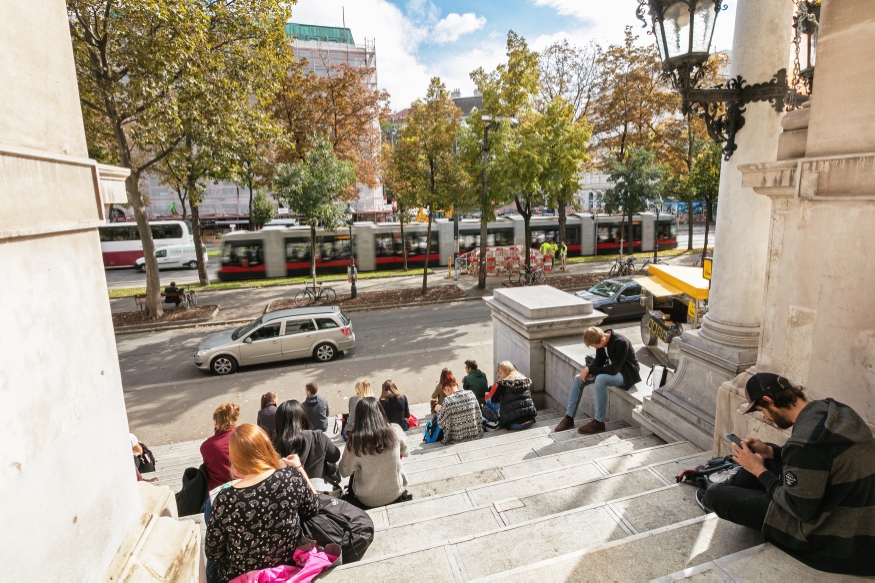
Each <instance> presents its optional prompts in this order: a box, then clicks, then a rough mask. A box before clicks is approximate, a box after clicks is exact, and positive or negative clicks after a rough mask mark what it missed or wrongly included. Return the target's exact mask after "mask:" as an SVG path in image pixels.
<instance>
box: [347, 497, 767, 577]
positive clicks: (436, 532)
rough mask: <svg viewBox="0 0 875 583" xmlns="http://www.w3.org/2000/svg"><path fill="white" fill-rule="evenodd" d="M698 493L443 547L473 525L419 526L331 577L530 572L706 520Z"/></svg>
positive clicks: (595, 507)
mask: <svg viewBox="0 0 875 583" xmlns="http://www.w3.org/2000/svg"><path fill="white" fill-rule="evenodd" d="M694 494H695V489H694V488H691V487H689V486H686V485H683V484H676V485H673V486H663V487H661V488H659V489H655V490H649V491H646V492H643V493H638V494H635V495H632V496H629V497H624V498H619V499H614V500H611V501H609V502H600V503H597V504H590V505H587V506H583V507H580V508H575V509H573V510H569V511H566V512H562V513H559V514H553V515H550V516H547V517H544V518H539V519H536V520H528V521H525V522H522V523H519V524H512V525H508V526H501V527H499V528H496V529H493V530H490V531H486V532H479V533H477V534H462V536H458V535H456V538H453V539H451V540H449V541H447V542H443V543H441V542H439V539H440V538H441V537H444V538H448V537H451V536H453V534H454V533H463V531H464V530H465V529H466V528H469V527H468V524H469V522H471V521H470V520H464V521H455V524H451V522H453V521H450V520H448V521H447V524H444V525H440V526H438V525H437V521H435V520H432V521H426V522H423V523H422V524H420V525H417V526H418V527H419V533H411V537H412V541H411V542H410V543H408V544H406V545H405V548H404V550H402V551H399V552H395V553H393V554H386V555H383V556H381V557H378V558H374V559H368V558H366V559H365V560H364V561H362V562H361V563H355V564H352V565H349V566H344V567H340V568H338V569H336V570H335V571H334V572H333V573H332V574H331V576H330V577H331V579H333V580H337V581H353V580H355V581H362V580H368V579H374V580H380V581H395V580H401V579H402V578H404V577H405V576H409V573H410V572H411V568H415V569H416V573H417V578H423V579H425V580H440V581H447V580H452V579H454V578H456V577H458V578H459V579H462V580H471V579H478V578H482V577H489V576H494V575H497V574H505V572H507V571H511V570H515V569H529V568H530V567H531V565H532V563H534V562H535V561H539V564H542V563H544V562H545V559H547V560H549V559H561V558H563V557H564V556H565V555H567V554H569V553H580V552H581V551H583V550H584V549H588V548H593V547H596V548H597V547H598V545H600V544H602V543H608V542H611V541H616V540H620V539H626V538H629V537H634V536H637V535H639V533H646V532H653V531H654V530H658V529H663V528H667V527H671V526H673V525H676V524H677V521H678V517H689V516H695V517H697V518H693V520H701V519H704V518H706V517H705V516H703V513H702V511H701V509H700V508H699V507H698V506H697V505H696V502H695V498H694ZM478 518H479V519H480V520H483V521H484V522H485V521H487V520H488V518H489V515H488V514H487V513H486V512H485V511H484V510H481V511H480V514H478ZM499 518H500V517H499ZM493 519H494V518H493ZM681 524H683V523H681ZM402 528H403V527H402ZM386 532H387V531H381V533H380V534H384V535H385V533H386ZM431 533H433V538H432V539H431V540H432V542H431V543H429V544H428V545H427V546H422V547H420V548H419V549H414V548H413V547H412V544H413V542H415V541H418V540H421V538H422V537H428V536H429V535H430V534H431ZM382 538H383V540H385V539H386V537H382ZM436 539H437V540H436ZM396 540H397V539H396ZM386 544H387V543H381V542H379V539H378V538H376V537H375V541H374V543H373V544H372V547H374V545H378V546H377V547H376V549H375V551H376V552H381V551H384V550H389V548H388V547H385V546H380V545H386ZM753 544H755V543H753ZM747 546H750V545H747ZM734 550H738V549H737V548H736V549H734ZM368 552H369V553H370V549H369V551H368ZM687 552H688V553H689V549H687ZM653 553H656V554H658V551H655V550H654V551H653ZM653 553H651V554H641V553H636V554H634V555H630V556H629V557H627V560H628V561H632V562H636V561H637V562H641V563H646V562H647V561H645V560H642V557H647V558H648V559H650V558H651V555H652V554H653ZM424 571H425V572H424ZM603 571H604V575H605V579H608V578H610V579H611V580H641V578H635V577H631V578H627V577H619V578H616V571H614V570H613V567H611V566H609V565H605V566H604V567H603ZM593 575H594V573H585V574H578V575H577V576H574V577H568V578H567V579H565V580H590V579H592V578H593ZM597 576H598V575H597V574H596V577H597ZM518 580H523V579H522V578H520V579H518ZM525 580H527V581H532V580H538V581H541V580H543V579H542V577H541V573H540V572H538V571H537V570H527V575H526V578H525Z"/></svg>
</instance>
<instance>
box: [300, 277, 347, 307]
mask: <svg viewBox="0 0 875 583" xmlns="http://www.w3.org/2000/svg"><path fill="white" fill-rule="evenodd" d="M316 286H317V287H316V288H313V287H312V286H311V287H305V288H304V290H303V291H299V292H298V293H296V294H295V304H297V305H298V306H301V307H304V306H309V305H310V304H314V303H319V302H322V303H323V304H333V303H334V300H336V299H337V293H336V292H335V291H334V290H333V289H332V288H330V287H322V283H321V282H320V283H317V284H316Z"/></svg>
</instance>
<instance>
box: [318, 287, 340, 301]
mask: <svg viewBox="0 0 875 583" xmlns="http://www.w3.org/2000/svg"><path fill="white" fill-rule="evenodd" d="M336 299H337V293H336V292H335V291H334V290H333V289H331V288H330V287H326V288H322V292H321V293H320V294H319V301H321V302H322V303H323V304H333V303H334V300H336Z"/></svg>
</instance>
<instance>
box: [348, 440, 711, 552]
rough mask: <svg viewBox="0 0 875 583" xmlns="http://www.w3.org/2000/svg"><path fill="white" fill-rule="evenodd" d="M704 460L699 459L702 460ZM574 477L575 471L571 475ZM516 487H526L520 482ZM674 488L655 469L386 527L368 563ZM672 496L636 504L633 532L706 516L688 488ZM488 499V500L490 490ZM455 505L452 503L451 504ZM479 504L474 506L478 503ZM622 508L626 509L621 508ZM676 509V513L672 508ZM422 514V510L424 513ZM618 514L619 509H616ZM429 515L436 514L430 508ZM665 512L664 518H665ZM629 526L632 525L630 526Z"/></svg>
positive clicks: (402, 511)
mask: <svg viewBox="0 0 875 583" xmlns="http://www.w3.org/2000/svg"><path fill="white" fill-rule="evenodd" d="M701 457H702V456H701V455H699V457H698V459H701ZM567 472H568V473H572V472H573V470H572V469H568V470H567ZM514 485H517V486H519V485H523V484H520V483H519V482H517V484H514ZM666 486H670V484H668V483H667V482H666V481H665V480H663V479H662V478H660V476H659V475H658V474H657V473H656V472H653V471H650V469H649V468H643V469H640V470H632V471H629V472H624V473H621V474H616V475H612V476H599V477H597V478H594V479H590V480H588V481H584V482H583V483H579V484H577V485H574V486H568V487H562V488H554V489H553V490H546V491H541V492H537V491H536V492H533V493H531V494H529V495H527V496H525V495H523V496H519V497H514V498H508V499H504V500H497V501H494V502H493V501H492V500H490V499H488V498H487V499H486V501H485V502H486V503H485V504H482V505H479V506H475V507H473V508H469V509H464V510H455V511H453V510H451V509H447V510H445V514H442V515H437V516H419V517H416V518H415V519H413V520H410V521H409V522H405V523H401V524H395V525H392V526H383V527H380V528H378V529H377V534H376V536H375V538H374V543H373V544H372V545H371V547H370V548H369V549H368V551H367V554H366V555H365V558H368V559H372V558H375V557H379V556H382V555H389V554H393V553H400V552H402V551H408V550H412V549H415V548H418V547H423V546H427V545H428V544H433V543H434V541H435V540H442V539H443V540H450V539H456V538H460V537H464V536H473V535H477V534H480V533H483V532H487V531H490V530H493V529H497V528H501V527H504V526H510V525H516V524H521V523H524V522H529V521H533V520H536V519H540V518H547V517H550V516H552V515H559V514H563V513H565V512H568V511H575V510H576V509H578V508H581V507H586V506H593V505H597V504H599V503H603V502H608V501H610V500H620V499H625V498H628V497H632V496H636V495H638V494H643V493H645V492H657V491H662V490H664V489H665V488H666ZM671 488H672V489H671V490H670V491H671V493H672V494H671V496H674V497H675V498H672V497H671V496H669V497H666V496H667V495H666V494H664V493H663V494H659V496H658V498H659V500H660V504H661V506H657V505H650V506H648V505H647V504H645V502H644V501H645V500H646V499H644V498H636V499H635V500H636V501H637V502H636V505H635V507H634V508H631V509H629V510H626V511H625V512H626V513H627V514H628V515H629V516H631V517H632V521H633V522H634V523H635V526H633V530H635V531H636V532H637V531H639V530H640V529H642V528H643V529H644V530H651V529H652V528H658V527H659V526H663V525H665V524H667V523H668V522H666V521H667V520H671V521H677V520H684V519H687V518H694V517H696V516H702V515H703V514H704V513H703V512H702V510H701V509H700V508H699V506H698V505H697V504H696V503H695V501H694V500H693V499H692V498H691V496H692V495H693V494H694V493H695V490H694V489H692V488H690V487H689V486H684V489H683V490H684V491H682V490H680V489H677V488H675V487H674V485H671ZM482 493H484V494H488V493H489V489H488V488H487V489H485V490H484V491H483V492H482ZM446 502H450V503H452V502H453V501H452V500H446ZM472 502H474V503H475V504H476V502H475V501H474V500H472ZM620 506H622V503H621V504H620ZM672 507H673V508H672ZM412 508H413V507H407V508H405V509H399V510H400V512H394V510H396V509H394V508H392V507H391V506H390V507H387V510H389V511H392V513H393V517H394V518H396V519H397V518H398V516H399V514H400V515H402V516H403V515H405V514H408V512H406V511H409V510H411V509H412ZM422 509H423V508H419V509H418V510H422ZM612 510H616V508H612ZM425 511H426V513H428V512H429V511H433V509H432V508H425ZM660 512H662V514H660ZM627 526H628V524H627Z"/></svg>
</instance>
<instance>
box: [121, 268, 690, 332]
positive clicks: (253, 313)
mask: <svg viewBox="0 0 875 583" xmlns="http://www.w3.org/2000/svg"><path fill="white" fill-rule="evenodd" d="M637 257H638V259H639V260H642V259H644V255H641V254H639V255H638V256H637ZM695 259H696V256H694V255H679V256H676V257H669V258H667V259H666V260H665V261H667V262H668V263H671V264H676V265H690V264H692V262H693V261H695ZM610 266H611V261H598V262H588V263H576V264H572V265H569V266H568V271H567V272H564V273H563V272H561V271H560V272H558V273H557V274H556V275H571V274H578V273H598V272H605V274H606V275H607V271H608V270H609V269H610ZM446 274H447V272H446V266H444V267H438V268H437V269H436V270H435V273H433V274H431V275H429V276H428V286H429V287H436V286H439V285H456V286H458V287H459V288H460V289H461V290H462V291H464V292H465V294H466V297H469V298H472V297H473V298H482V297H486V296H491V295H492V293H493V290H495V288H500V287H502V282H504V281H505V280H506V279H507V277H506V276H503V277H487V278H486V289H479V288H478V287H477V277H476V276H470V275H463V276H460V277H459V279H458V280H454V279H447V275H446ZM550 277H553V276H552V275H548V276H547V278H548V279H549V278H550ZM317 279H318V278H317ZM326 285H328V286H330V287H333V288H334V289H335V290H336V291H337V292H338V293H347V292H349V283H347V282H345V281H337V282H328V283H327V284H326ZM420 287H422V275H421V274H420V275H411V276H404V277H386V278H377V279H367V280H359V281H358V282H357V284H356V288H357V290H358V291H359V292H365V291H384V290H395V289H411V288H414V289H415V288H420ZM302 288H303V285H289V286H275V287H267V288H247V289H236V290H217V291H203V292H198V303H199V304H203V305H207V304H218V305H219V307H220V311H219V314H218V316H217V320H219V321H227V320H246V319H254V318H257V317H259V316H260V315H261V314H262V312H263V311H264V307H265V306H266V305H267V303H268V302H270V301H272V300H276V299H283V298H291V297H294V295H295V293H297V292H298V291H300V290H301V289H302ZM110 306H111V308H112V311H113V312H127V311H132V310H134V309H136V307H135V305H134V300H133V298H117V299H112V300H110Z"/></svg>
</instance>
